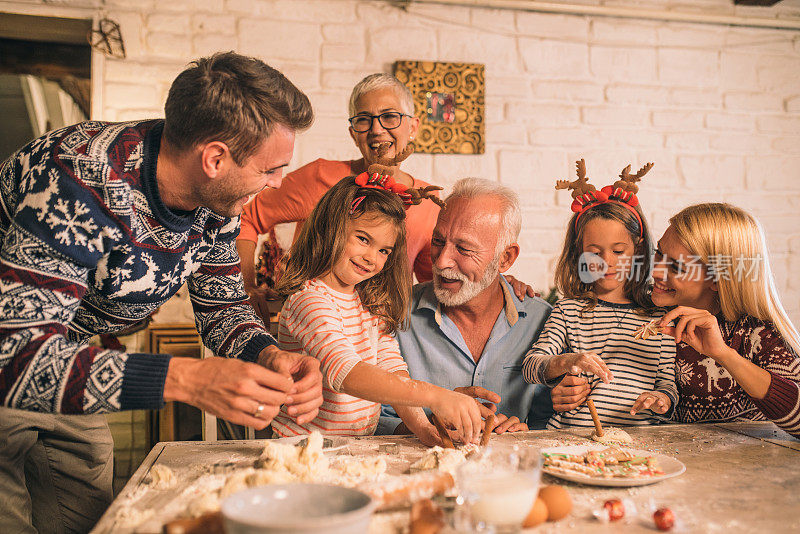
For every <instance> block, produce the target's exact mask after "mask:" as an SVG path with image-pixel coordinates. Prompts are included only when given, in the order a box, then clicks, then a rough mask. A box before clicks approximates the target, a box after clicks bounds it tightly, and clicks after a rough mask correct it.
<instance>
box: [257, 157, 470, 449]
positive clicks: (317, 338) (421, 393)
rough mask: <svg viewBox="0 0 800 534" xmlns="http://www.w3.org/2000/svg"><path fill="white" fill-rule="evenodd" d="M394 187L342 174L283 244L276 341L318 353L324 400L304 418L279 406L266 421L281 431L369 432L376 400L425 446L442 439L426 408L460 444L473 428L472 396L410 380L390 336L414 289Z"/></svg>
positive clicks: (384, 179) (376, 411)
mask: <svg viewBox="0 0 800 534" xmlns="http://www.w3.org/2000/svg"><path fill="white" fill-rule="evenodd" d="M387 179H388V181H387ZM359 183H360V184H361V185H359ZM400 189H402V187H400V188H398V187H394V188H392V180H391V178H389V177H387V176H382V175H367V174H366V173H364V174H363V175H359V176H358V177H356V178H355V179H354V178H353V177H349V178H344V179H343V180H341V181H340V182H339V183H337V184H336V185H335V186H333V187H332V188H331V189H330V190H329V191H328V192H327V193H326V194H325V195H324V196H323V197H322V199H320V201H319V203H318V204H317V206H316V207H315V208H314V210H313V211H312V212H311V215H310V216H309V217H308V219H307V220H306V222H305V223H304V225H303V228H302V230H301V231H300V235H299V236H298V238H297V241H295V243H294V245H292V248H291V249H290V251H289V254H288V260H287V261H286V269H285V272H284V274H283V276H282V277H281V279H280V281H279V283H278V286H277V288H276V289H277V290H278V291H279V292H281V293H283V294H286V295H289V297H288V299H287V300H286V303H285V304H284V306H283V309H282V310H281V314H280V320H279V330H278V342H279V343H280V346H281V348H283V349H285V350H291V351H296V352H303V353H305V354H308V355H311V356H313V357H315V358H317V359H318V360H319V362H320V365H321V368H322V374H323V377H324V383H323V404H322V406H321V407H320V409H319V415H318V416H317V417H316V418H315V419H314V420H312V421H310V422H307V423H303V424H300V423H299V422H298V421H297V419H296V418H295V415H296V414H295V413H294V412H293V410H294V409H293V408H292V407H291V406H290V407H288V408H287V407H286V406H284V407H282V408H281V411H280V413H279V414H278V416H277V417H275V419H274V420H273V422H272V428H273V432H274V433H275V434H277V435H278V436H293V435H297V434H306V433H309V432H311V431H313V430H319V431H321V432H322V433H325V434H338V435H348V436H360V435H371V434H372V433H374V431H375V427H376V426H377V424H378V418H379V415H380V406H381V404H382V403H383V404H391V405H393V406H394V407H395V409H396V410H397V413H398V415H399V416H400V417H401V418H402V419H403V422H404V423H405V424H406V426H408V428H409V429H410V430H411V431H412V432H414V433H415V434H416V435H417V436H419V438H420V439H421V440H422V441H423V443H426V444H428V445H433V444H440V443H441V441H440V438H439V435H438V433H437V432H436V430H435V428H434V427H433V425H431V423H430V422H429V421H428V418H427V417H426V415H425V412H424V411H423V407H428V408H430V409H431V411H432V412H433V413H434V414H435V415H436V416H437V417H439V419H440V420H441V421H442V422H443V423H444V424H445V426H447V427H448V428H450V429H452V430H453V431H454V437H456V438H457V439H461V440H462V441H463V442H465V443H466V442H473V441H476V440H477V439H478V436H479V435H480V431H481V430H482V426H483V423H482V420H481V415H480V411H479V407H478V404H477V403H476V402H475V400H474V399H472V398H471V397H468V396H467V395H463V394H461V393H456V392H454V391H450V390H447V389H444V388H440V387H437V386H434V385H431V384H428V383H427V382H421V381H417V380H411V379H410V378H409V375H408V368H407V366H406V363H405V362H404V361H403V358H402V357H401V356H400V350H399V347H398V344H397V341H396V340H395V339H394V338H393V337H392V334H393V333H394V332H395V331H396V330H397V329H398V328H399V327H400V325H401V324H402V322H403V321H404V319H405V314H406V312H407V309H408V305H409V299H410V291H411V275H410V273H409V266H408V261H407V259H406V250H405V233H406V229H405V209H404V202H403V201H402V200H401V198H403V199H404V200H406V201H407V202H406V203H407V204H408V201H409V199H410V196H409V195H406V194H403V193H404V191H400V194H397V193H395V192H393V191H398V190H400Z"/></svg>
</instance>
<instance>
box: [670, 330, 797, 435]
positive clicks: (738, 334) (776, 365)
mask: <svg viewBox="0 0 800 534" xmlns="http://www.w3.org/2000/svg"><path fill="white" fill-rule="evenodd" d="M717 320H718V321H719V326H720V330H721V332H722V339H723V340H725V344H726V345H728V346H729V347H731V348H732V349H733V350H735V351H736V352H738V353H739V354H741V355H742V357H744V358H747V359H748V360H750V361H751V362H753V363H754V364H756V365H758V366H759V367H761V368H762V369H765V370H766V371H768V372H769V374H770V375H771V376H772V380H771V381H770V385H769V389H768V390H767V394H766V396H765V397H764V398H763V399H753V398H752V397H750V396H749V395H748V394H747V393H746V392H745V391H744V389H742V387H741V386H740V385H739V384H737V383H736V382H735V381H734V380H733V377H731V375H730V373H728V371H726V370H725V368H724V367H722V366H720V365H718V364H717V363H716V362H715V361H714V360H712V359H711V358H709V357H707V356H703V355H702V354H700V353H698V352H697V351H696V350H694V349H693V348H692V347H690V346H689V345H687V344H685V343H679V344H678V350H677V358H676V374H677V378H678V390H679V391H680V402H679V403H678V406H677V407H676V409H675V413H674V418H675V419H676V420H677V421H680V422H683V423H698V422H703V421H734V420H741V419H744V420H754V421H765V420H767V419H769V420H772V421H773V422H774V423H775V424H777V425H778V426H779V427H781V428H782V429H783V430H785V431H786V432H788V433H790V434H792V435H793V436H795V437H798V438H800V358H798V356H797V355H796V354H794V353H793V352H792V351H791V350H790V349H789V347H787V346H786V343H785V342H784V341H783V338H782V337H781V336H780V334H779V333H778V332H777V331H776V330H775V329H774V328H773V326H772V325H771V324H770V323H766V322H764V321H760V320H758V319H755V318H754V317H751V316H749V315H744V316H742V317H740V318H739V319H738V320H737V321H734V322H728V321H725V320H724V319H723V318H721V317H718V318H717Z"/></svg>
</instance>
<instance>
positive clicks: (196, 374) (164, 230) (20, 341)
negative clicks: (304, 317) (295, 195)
mask: <svg viewBox="0 0 800 534" xmlns="http://www.w3.org/2000/svg"><path fill="white" fill-rule="evenodd" d="M312 115H313V114H312V110H311V105H310V103H309V101H308V99H307V98H306V96H305V95H304V94H303V93H302V92H300V91H299V90H298V89H297V88H296V87H295V86H294V85H292V83H291V82H289V80H287V79H286V78H285V77H284V76H283V75H282V74H281V73H280V72H278V71H276V70H274V69H272V68H270V67H269V66H267V65H266V64H264V63H262V62H261V61H259V60H257V59H254V58H247V57H244V56H240V55H238V54H234V53H232V52H230V53H225V54H216V55H214V56H212V57H209V58H203V59H200V60H198V61H196V62H195V63H193V64H192V65H191V66H190V67H189V68H188V69H187V70H185V71H184V72H183V73H181V74H180V75H179V76H178V77H177V78H176V80H175V81H174V83H173V85H172V87H171V89H170V92H169V96H168V98H167V102H166V106H165V116H166V119H165V120H150V121H141V122H128V123H119V124H111V123H101V122H85V123H81V124H77V125H75V126H70V127H67V128H63V129H60V130H57V131H53V132H49V133H48V134H46V135H44V136H43V137H41V138H39V139H36V140H34V141H32V142H31V143H29V144H28V145H27V146H25V147H23V148H22V149H20V150H19V151H18V152H17V153H16V154H14V155H12V156H11V157H10V158H9V159H8V160H7V161H5V162H4V163H3V164H2V167H0V401H1V402H0V406H2V407H0V495H3V498H2V499H0V532H36V531H38V532H40V533H41V532H65V531H66V532H69V531H87V530H89V529H90V528H91V527H92V525H93V524H94V523H95V522H96V520H97V519H98V518H99V516H100V515H101V514H102V513H103V511H104V510H105V508H106V507H107V505H108V503H109V502H110V500H111V497H112V495H111V476H112V468H111V465H112V464H111V454H112V449H113V445H112V441H111V435H110V433H109V431H108V427H107V425H106V423H105V418H104V416H102V415H99V414H103V413H106V412H113V411H118V410H131V409H153V408H159V407H161V406H163V403H164V401H173V400H177V401H182V402H187V403H189V404H193V405H194V406H197V407H198V408H200V409H203V410H207V411H209V412H211V413H213V414H215V415H217V416H219V417H223V418H225V419H227V420H229V421H232V422H234V423H238V424H243V425H248V426H252V427H255V428H264V427H266V426H267V424H268V423H269V422H270V421H271V419H272V417H273V416H274V415H275V414H276V413H277V411H278V410H279V408H280V406H281V405H282V404H286V405H287V407H289V410H290V411H294V412H295V413H297V414H301V416H302V417H303V419H307V420H311V419H313V418H314V417H315V416H316V413H317V408H318V407H319V405H320V404H321V401H322V397H321V392H322V389H321V384H322V378H321V374H320V372H319V369H318V363H317V362H316V360H314V359H313V358H309V357H304V356H301V355H299V354H292V353H288V352H283V351H280V350H278V349H277V347H276V342H275V340H274V339H273V338H272V337H271V336H270V335H269V334H268V333H267V332H266V330H265V328H264V325H263V324H262V322H261V320H260V319H259V318H258V317H257V316H256V314H255V313H254V310H253V309H252V308H251V307H250V306H249V305H248V303H247V302H246V301H247V295H246V294H245V292H244V289H243V286H242V281H241V276H240V273H239V258H238V255H237V253H236V248H235V238H236V235H237V234H238V222H239V219H238V216H239V214H240V213H241V209H242V205H243V204H244V203H245V202H246V201H247V199H248V198H249V196H251V195H253V194H255V193H257V192H258V191H260V190H261V189H263V188H264V187H265V186H272V187H275V186H277V185H278V184H279V183H280V178H281V175H282V172H283V168H284V167H285V166H286V165H287V164H288V163H289V160H290V158H291V155H292V150H293V146H294V132H295V130H301V129H304V128H306V127H308V126H309V124H310V123H311V120H312ZM184 283H186V284H187V285H188V288H189V295H190V298H191V302H192V306H193V308H194V313H195V320H196V324H197V328H198V331H199V332H200V334H201V335H202V338H203V343H204V344H205V345H206V346H207V347H209V348H210V349H211V350H212V351H213V352H214V353H215V354H216V355H217V356H218V357H215V358H209V359H206V360H197V359H193V358H178V357H175V358H173V357H171V356H169V355H166V354H134V353H123V352H118V351H114V350H107V349H104V348H99V347H92V346H89V345H88V343H87V342H88V340H89V338H90V337H92V336H94V335H96V334H102V333H112V332H117V331H120V330H122V329H125V328H127V327H130V326H131V325H134V324H136V323H139V322H141V321H143V320H145V319H146V318H147V317H148V316H150V315H151V314H152V313H153V312H154V311H155V310H156V309H157V308H158V307H159V306H160V305H162V304H163V303H164V302H166V301H167V300H168V299H169V298H170V297H172V296H173V295H174V294H175V293H176V292H177V291H178V289H179V288H180V287H181V286H182V285H183V284H184ZM258 364H260V365H258ZM66 414H80V415H66Z"/></svg>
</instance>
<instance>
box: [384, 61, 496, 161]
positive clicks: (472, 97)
mask: <svg viewBox="0 0 800 534" xmlns="http://www.w3.org/2000/svg"><path fill="white" fill-rule="evenodd" d="M394 74H395V76H397V78H398V79H399V80H400V81H401V82H403V83H404V84H406V85H407V86H408V88H409V89H410V90H411V93H412V94H413V95H414V108H415V110H416V116H417V117H418V118H419V119H420V127H419V132H418V133H417V136H416V138H415V139H414V141H413V144H414V148H415V151H416V152H425V153H429V154H483V153H484V151H485V148H486V140H485V136H486V135H485V131H486V130H485V127H484V106H485V103H484V99H485V84H484V80H485V78H484V67H483V65H481V64H479V63H442V62H437V61H397V62H395V64H394Z"/></svg>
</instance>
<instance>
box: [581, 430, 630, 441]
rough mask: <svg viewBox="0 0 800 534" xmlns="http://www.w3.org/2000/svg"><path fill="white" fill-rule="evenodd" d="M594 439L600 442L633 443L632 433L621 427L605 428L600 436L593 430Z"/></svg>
mask: <svg viewBox="0 0 800 534" xmlns="http://www.w3.org/2000/svg"><path fill="white" fill-rule="evenodd" d="M591 437H592V439H593V440H594V441H596V442H598V443H633V438H631V436H630V434H628V433H627V432H625V431H624V430H622V429H621V428H614V427H609V428H604V429H603V435H602V436H598V435H597V431H596V430H595V431H594V432H592V436H591Z"/></svg>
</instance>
